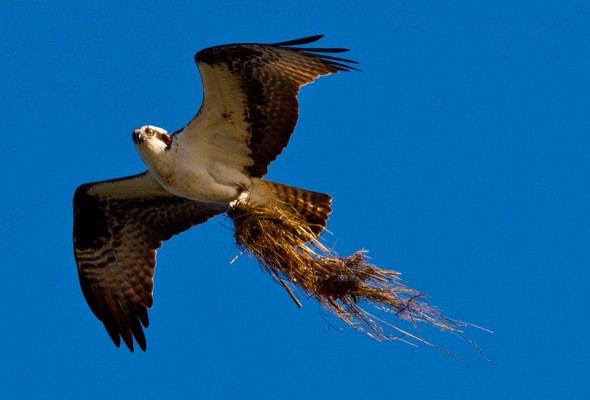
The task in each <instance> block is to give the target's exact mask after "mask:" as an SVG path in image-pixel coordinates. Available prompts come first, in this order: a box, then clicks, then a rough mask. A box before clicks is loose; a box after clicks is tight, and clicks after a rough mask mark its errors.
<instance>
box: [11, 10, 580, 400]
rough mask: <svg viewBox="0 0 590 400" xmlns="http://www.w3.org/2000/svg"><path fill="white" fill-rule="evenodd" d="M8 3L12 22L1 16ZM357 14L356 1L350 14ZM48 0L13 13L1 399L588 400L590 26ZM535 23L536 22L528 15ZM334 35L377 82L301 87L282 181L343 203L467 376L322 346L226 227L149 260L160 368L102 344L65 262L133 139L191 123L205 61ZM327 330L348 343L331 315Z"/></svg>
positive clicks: (500, 17)
mask: <svg viewBox="0 0 590 400" xmlns="http://www.w3.org/2000/svg"><path fill="white" fill-rule="evenodd" d="M5 3H6V2H5ZM357 3H358V4H357ZM452 3H453V4H452V5H442V4H440V2H434V1H432V2H414V1H382V2H373V3H371V4H370V5H369V4H368V3H367V4H365V5H360V2H315V1H314V2H311V1H300V2H297V4H289V5H287V3H286V2H285V3H280V5H279V4H274V5H265V4H264V3H263V2H249V3H248V4H246V2H235V1H216V2H209V4H198V2H194V1H190V2H189V1H185V2H169V3H167V5H166V6H161V5H159V2H133V1H130V2H124V3H121V2H115V1H105V2H100V3H98V2H96V3H95V2H74V1H72V2H66V1H62V2H54V3H47V2H32V1H19V2H12V4H2V5H1V6H0V30H2V40H1V41H0V50H1V52H2V55H3V57H2V63H1V65H2V78H3V79H2V81H3V83H2V91H1V92H2V94H1V95H0V102H1V107H0V114H1V119H2V124H3V130H2V138H3V141H2V143H3V151H2V156H1V157H0V171H2V172H1V174H2V181H3V184H4V185H3V191H2V193H3V194H2V197H1V199H0V202H1V207H0V210H1V211H0V222H1V224H2V227H3V229H2V230H1V231H0V232H1V233H0V243H1V244H0V246H1V249H2V256H3V257H2V269H1V270H2V278H1V279H0V310H1V315H2V329H1V331H0V354H1V356H0V391H1V392H2V393H3V394H4V395H10V396H9V397H10V398H13V399H21V398H23V399H24V398H86V399H93V398H97V399H98V398H100V399H103V398H113V399H118V398H129V397H130V396H131V397H134V398H143V399H160V398H170V397H177V398H283V399H296V398H339V399H360V398H439V399H445V398H453V399H463V398H470V399H472V398H477V399H497V398H572V397H574V398H575V397H580V394H581V393H584V392H587V391H588V389H590V387H589V386H588V379H587V373H588V370H589V369H590V368H589V367H590V365H589V362H588V359H589V355H590V354H589V350H590V345H589V344H588V338H589V337H590V321H589V318H588V312H587V311H586V310H585V308H584V306H585V305H586V304H587V303H588V300H589V296H588V294H587V293H588V291H587V289H586V285H587V282H588V281H589V278H590V276H589V273H588V260H589V259H590V247H589V243H590V240H589V239H590V234H589V233H590V232H589V226H590V224H589V222H590V218H589V217H590V209H589V204H590V190H589V189H588V188H589V183H590V180H589V179H588V177H589V176H590V168H589V165H590V139H589V135H588V132H589V131H590V116H589V115H590V79H589V78H588V70H589V68H590V52H589V51H588V49H589V48H590V25H588V20H589V18H590V6H589V5H588V4H587V3H586V2H582V1H570V2H553V1H547V2H543V1H534V2H514V1H495V2H485V4H484V2H463V1H457V2H452ZM525 3H526V4H525ZM318 33H325V34H326V35H327V36H326V38H325V39H324V40H323V42H322V45H323V46H337V47H349V48H351V49H352V51H351V53H349V56H350V57H351V58H354V59H356V60H358V61H359V62H360V63H361V64H360V67H361V69H362V70H363V71H362V72H353V73H346V74H339V75H336V76H331V77H328V78H324V79H321V80H320V81H318V82H316V83H314V84H313V85H310V86H307V87H305V88H304V90H303V92H302V95H301V119H300V122H299V124H298V127H297V130H296V133H295V134H294V136H293V137H292V140H291V142H290V145H289V148H288V149H287V150H286V151H285V153H284V154H283V155H282V156H281V157H280V158H279V159H278V160H277V161H276V162H275V163H273V164H272V166H271V169H270V174H269V175H268V177H269V178H271V179H273V180H277V181H281V182H285V183H289V184H291V185H296V186H300V187H305V188H309V189H313V190H318V191H323V192H327V193H330V194H332V195H333V196H334V207H333V208H334V212H333V214H332V216H331V218H330V222H329V226H330V230H331V232H333V235H331V236H329V237H328V240H329V241H332V242H333V243H335V246H336V250H337V251H338V252H339V253H341V254H350V253H352V252H354V251H355V250H357V249H360V248H366V249H369V250H370V253H369V254H370V255H371V256H372V260H373V261H374V262H375V263H376V264H378V265H380V266H382V267H389V268H392V269H395V270H398V271H401V272H402V273H403V277H404V278H405V280H406V281H407V282H408V283H409V284H410V285H411V286H413V287H415V288H417V289H420V290H422V291H425V292H427V293H428V294H430V295H431V297H432V302H433V303H434V304H436V305H438V306H440V307H441V308H442V309H443V310H444V311H445V312H446V313H447V314H449V315H451V316H453V317H456V318H460V319H463V320H467V321H470V322H473V323H477V324H479V325H483V326H485V327H487V328H489V329H491V330H493V331H494V332H495V333H494V334H487V333H484V332H480V331H477V330H471V331H469V332H468V333H469V335H470V336H471V337H472V338H473V339H474V340H475V341H476V342H477V343H478V344H479V345H480V346H481V347H482V348H483V349H484V350H485V352H486V355H487V357H488V358H489V360H490V361H486V360H485V359H484V358H482V357H481V356H480V355H479V354H478V353H477V352H476V351H475V350H474V349H473V348H472V347H470V345H469V344H467V343H466V342H464V341H461V340H460V339H458V338H456V337H454V336H452V335H448V334H445V333H442V332H439V331H437V330H435V329H429V328H424V331H423V333H424V334H425V335H426V337H427V338H428V339H430V340H431V341H432V342H434V343H436V344H437V345H440V346H442V347H445V348H448V349H449V350H451V351H453V352H454V353H455V354H457V355H458V356H460V357H461V358H462V360H463V361H460V362H459V361H456V360H455V359H453V358H451V357H449V356H447V355H445V354H443V353H441V352H438V351H436V350H434V349H431V348H424V347H422V348H413V347H410V346H408V345H405V344H404V343H401V342H392V343H383V342H381V343H379V342H375V341H372V340H371V339H369V338H368V337H366V336H365V335H363V334H360V333H358V332H356V331H354V330H352V329H349V328H344V329H343V330H341V331H337V330H334V329H330V328H329V324H328V323H327V322H326V320H325V319H324V317H323V315H322V311H321V310H320V309H319V307H318V305H317V303H315V302H314V301H312V300H309V301H305V302H304V307H303V309H297V308H296V307H295V306H294V304H293V303H292V301H291V299H290V298H289V296H287V295H286V293H285V292H284V290H283V289H282V288H281V287H280V286H279V285H277V284H275V283H274V282H273V281H272V280H271V279H270V278H269V277H268V276H267V275H266V274H265V273H263V272H262V271H261V270H260V268H259V267H258V266H257V264H256V263H255V262H254V260H251V259H248V258H247V257H242V258H240V259H239V260H238V261H237V262H236V263H234V264H232V265H230V264H229V262H230V260H231V259H232V258H233V257H234V256H235V255H236V254H237V250H236V248H235V246H234V244H233V241H232V234H231V231H230V230H229V228H230V227H231V222H230V221H228V220H225V219H224V218H219V217H218V218H216V219H214V220H212V221H210V222H209V223H207V224H206V225H202V226H199V227H197V228H195V229H193V230H191V231H189V232H186V233H184V234H182V235H180V236H178V237H176V238H174V239H173V240H172V241H170V242H167V243H166V244H165V245H164V247H163V249H162V250H161V251H160V252H159V254H158V269H157V272H156V281H155V284H156V287H155V306H154V308H153V309H152V310H151V312H150V320H151V326H150V328H149V329H148V330H147V337H148V352H147V353H142V352H135V353H134V354H131V353H129V352H128V351H127V350H126V349H125V348H121V349H117V348H116V347H115V346H113V344H112V343H111V341H110V339H109V337H108V335H107V334H106V332H105V330H104V329H103V327H102V324H101V323H100V322H99V321H98V320H97V319H96V318H95V317H94V316H93V315H92V313H91V312H90V310H89V308H88V307H87V305H86V303H85V301H84V299H83V297H82V294H81V291H80V289H79V285H78V278H77V275H76V267H75V262H74V259H73V256H72V244H71V225H72V207H71V201H72V195H73V192H74V190H75V188H76V187H77V186H78V185H79V184H81V183H83V182H88V181H94V180H101V179H108V178H114V177H119V176H123V175H130V174H134V173H138V172H141V171H143V170H144V169H145V167H144V165H143V164H142V161H141V159H140V158H139V156H138V155H137V154H136V152H135V150H134V148H133V144H132V142H131V132H132V130H133V129H135V128H137V127H139V126H141V125H145V124H153V125H158V126H162V127H164V128H166V129H168V130H170V131H172V130H175V129H177V128H179V127H182V126H183V125H184V124H185V123H186V122H187V121H188V120H189V119H190V118H191V117H192V116H193V115H194V113H195V112H196V110H197V109H198V107H199V104H200V100H201V96H202V92H201V86H200V79H199V77H198V74H197V71H196V67H195V66H194V64H193V54H194V53H195V52H196V51H198V50H200V49H202V48H205V47H208V46H212V45H217V44H223V43H232V42H276V41H282V40H288V39H294V38H298V37H303V36H308V35H313V34H318ZM329 321H330V322H334V323H336V325H338V326H342V325H341V324H339V323H338V322H337V321H336V320H334V319H330V320H329Z"/></svg>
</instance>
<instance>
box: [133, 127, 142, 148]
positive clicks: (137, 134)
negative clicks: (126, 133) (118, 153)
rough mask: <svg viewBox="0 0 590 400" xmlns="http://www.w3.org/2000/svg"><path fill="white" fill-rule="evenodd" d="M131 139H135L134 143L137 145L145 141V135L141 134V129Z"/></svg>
mask: <svg viewBox="0 0 590 400" xmlns="http://www.w3.org/2000/svg"><path fill="white" fill-rule="evenodd" d="M131 137H132V138H133V143H135V144H138V143H141V142H143V141H144V140H145V135H144V134H143V133H142V132H141V130H140V129H136V130H134V131H133V133H132V134H131Z"/></svg>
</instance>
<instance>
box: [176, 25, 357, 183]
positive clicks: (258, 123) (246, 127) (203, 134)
mask: <svg viewBox="0 0 590 400" xmlns="http://www.w3.org/2000/svg"><path fill="white" fill-rule="evenodd" d="M321 37H322V35H319V36H312V37H308V38H303V39H298V40H292V41H288V42H281V43H275V44H230V45H224V46H216V47H211V48H208V49H205V50H202V51H200V52H198V53H197V54H196V55H195V61H196V63H197V66H198V67H199V71H200V73H201V78H202V80H203V91H204V98H203V104H202V106H201V109H200V110H199V113H198V114H197V116H196V117H195V118H194V119H193V120H192V121H191V122H190V123H189V124H188V125H187V126H186V127H185V128H184V129H183V130H181V131H179V132H177V137H176V138H175V139H177V140H179V145H181V146H192V147H193V148H194V149H195V151H198V153H195V154H199V155H200V156H204V157H207V158H208V159H207V160H206V162H207V164H208V165H214V164H216V163H219V164H222V165H226V166H230V167H232V168H236V169H238V170H240V171H245V172H246V173H247V174H249V175H250V176H252V177H261V176H263V175H265V174H266V173H267V171H268V169H267V168H268V165H269V164H270V163H271V162H272V161H273V160H275V159H276V158H277V157H278V155H279V154H281V152H282V151H283V149H284V148H285V147H286V146H287V143H288V142H289V138H290V137H291V134H292V133H293V130H294V129H295V125H296V123H297V119H298V116H299V103H298V101H297V95H298V93H299V89H300V87H301V86H303V85H305V84H307V83H310V82H312V81H313V80H314V79H316V78H318V77H320V76H323V75H328V74H332V73H336V72H339V71H349V70H351V69H356V68H354V67H352V66H351V65H350V64H351V63H355V62H354V61H351V60H347V59H343V58H339V57H333V56H330V55H326V54H322V53H340V52H345V51H348V50H347V49H340V48H302V47H295V46H298V45H302V44H307V43H311V42H315V41H317V40H319V39H320V38H321ZM203 149H206V150H207V153H206V154H203ZM201 161H202V160H201Z"/></svg>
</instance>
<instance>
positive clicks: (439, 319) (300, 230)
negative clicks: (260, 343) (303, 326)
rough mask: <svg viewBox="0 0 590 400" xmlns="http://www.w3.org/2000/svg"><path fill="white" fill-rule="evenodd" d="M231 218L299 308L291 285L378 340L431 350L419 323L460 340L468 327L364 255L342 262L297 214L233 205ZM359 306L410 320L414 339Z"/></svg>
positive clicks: (239, 236) (246, 245)
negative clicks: (443, 313)
mask: <svg viewBox="0 0 590 400" xmlns="http://www.w3.org/2000/svg"><path fill="white" fill-rule="evenodd" d="M228 214H229V216H230V217H231V218H232V220H233V222H234V226H235V233H234V234H235V239H236V241H237V243H238V246H239V247H240V248H241V249H242V250H244V251H246V252H248V253H251V254H253V255H254V256H255V257H256V258H257V260H258V261H259V263H260V265H261V266H262V268H263V269H265V270H266V271H267V272H268V273H269V274H270V275H271V276H272V277H273V278H274V279H275V280H276V281H278V282H279V283H280V284H281V285H282V286H283V287H284V288H285V289H286V290H287V292H288V293H289V294H290V295H291V297H292V298H293V300H294V301H295V302H296V303H297V305H298V306H299V307H301V302H300V301H299V300H298V299H297V297H296V296H295V293H294V292H293V290H292V286H293V285H295V286H297V287H299V288H300V289H301V290H302V291H303V292H305V293H306V294H307V295H310V296H313V297H315V298H316V299H317V300H318V301H319V303H320V304H321V305H322V306H324V307H325V308H326V309H328V310H330V311H332V312H333V313H334V314H335V315H336V316H338V317H339V318H340V319H341V320H343V321H344V322H346V323H347V324H348V325H350V326H352V327H354V328H355V329H357V330H359V331H362V332H365V333H367V334H368V335H369V336H370V337H372V338H374V339H377V340H394V339H401V340H404V341H406V342H409V343H422V344H426V345H429V346H433V345H432V344H431V343H429V342H427V341H425V340H424V339H423V338H422V336H421V334H420V331H419V330H418V327H417V325H416V323H417V322H426V323H428V324H431V325H434V326H436V327H438V328H440V329H442V330H445V331H450V332H452V333H455V334H458V335H460V336H462V337H464V336H463V334H462V329H463V328H464V327H465V326H467V325H470V324H466V323H464V322H461V321H457V320H454V319H451V318H448V317H445V316H444V315H442V314H441V313H440V312H439V311H438V310H437V309H436V308H435V307H433V306H431V305H429V304H428V303H427V302H426V301H425V299H426V298H427V296H426V295H424V294H423V293H421V292H419V291H417V290H415V289H412V288H409V287H407V286H406V285H405V284H404V283H403V282H402V281H401V279H400V275H401V274H400V273H399V272H396V271H392V270H383V269H380V268H378V267H376V266H375V265H372V264H371V263H369V262H368V259H367V255H366V252H365V251H358V252H356V253H355V254H353V255H352V256H349V257H340V256H338V255H337V254H335V253H334V252H333V251H331V250H329V249H328V248H326V247H325V246H324V245H322V244H321V243H320V242H319V241H318V238H317V237H316V235H315V234H314V233H313V232H312V231H311V230H310V228H309V227H308V226H307V224H306V223H305V221H304V220H303V219H302V218H301V217H300V216H299V215H298V214H296V213H291V212H287V211H285V210H283V209H281V208H278V207H271V206H260V205H251V204H248V203H245V202H242V203H238V204H235V205H234V206H233V207H232V208H231V210H230V211H229V212H228ZM361 304H362V305H370V306H373V307H374V308H375V309H377V310H381V311H384V312H385V313H392V314H395V315H396V316H397V317H400V318H402V319H405V320H409V321H410V322H411V323H412V325H413V326H414V328H415V331H416V334H412V333H410V332H408V331H406V330H403V329H401V328H399V327H398V326H396V325H394V324H392V323H390V322H387V321H385V320H383V319H382V318H379V317H378V316H376V315H374V314H371V313H369V312H368V311H366V310H365V308H363V307H362V306H361ZM435 347H436V346H435ZM476 347H477V346H476ZM441 350H443V351H444V349H441Z"/></svg>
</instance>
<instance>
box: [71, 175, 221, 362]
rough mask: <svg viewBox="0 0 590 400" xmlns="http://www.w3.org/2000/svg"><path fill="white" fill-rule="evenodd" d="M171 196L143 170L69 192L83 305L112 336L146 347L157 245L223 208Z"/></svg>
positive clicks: (116, 341)
mask: <svg viewBox="0 0 590 400" xmlns="http://www.w3.org/2000/svg"><path fill="white" fill-rule="evenodd" d="M224 211H225V208H224V207H223V206H218V205H215V204H208V203H201V202H195V201H192V200H188V199H183V198H180V197H176V196H174V195H171V194H170V193H168V192H167V191H166V190H164V189H163V188H162V187H161V186H160V185H159V184H158V183H157V182H156V180H155V179H154V178H153V177H152V176H151V175H150V174H149V173H147V172H146V173H144V174H141V175H136V176H131V177H127V178H121V179H115V180H111V181H103V182H95V183H87V184H84V185H81V186H80V187H79V188H78V189H77V190H76V193H75V195H74V254H75V257H76V263H77V265H78V276H79V278H80V286H81V287H82V292H83V293H84V297H85V298H86V301H87V302H88V305H89V306H90V308H91V309H92V311H93V312H94V314H95V315H96V316H97V317H98V319H100V320H101V321H102V322H103V324H104V326H105V328H106V330H107V332H108V333H109V335H110V337H111V339H112V340H113V342H114V343H115V344H116V345H117V347H118V346H120V344H121V338H123V341H124V342H125V344H126V345H127V347H128V348H129V350H131V351H133V337H135V340H136V341H137V343H138V345H139V347H140V348H141V349H142V350H144V351H145V349H146V339H145V335H144V332H143V328H142V325H143V326H144V327H147V326H148V324H149V320H148V313H147V309H148V308H150V307H151V306H152V303H153V296H152V292H153V287H154V283H153V277H154V268H155V266H156V249H158V248H159V247H160V246H161V245H162V242H163V241H165V240H168V239H170V238H171V237H172V236H173V235H175V234H178V233H180V232H183V231H185V230H187V229H189V228H190V227H192V226H194V225H197V224H200V223H202V222H205V221H206V220H207V219H209V218H211V217H212V216H214V215H216V214H219V213H221V212H224Z"/></svg>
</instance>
